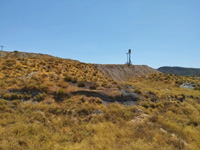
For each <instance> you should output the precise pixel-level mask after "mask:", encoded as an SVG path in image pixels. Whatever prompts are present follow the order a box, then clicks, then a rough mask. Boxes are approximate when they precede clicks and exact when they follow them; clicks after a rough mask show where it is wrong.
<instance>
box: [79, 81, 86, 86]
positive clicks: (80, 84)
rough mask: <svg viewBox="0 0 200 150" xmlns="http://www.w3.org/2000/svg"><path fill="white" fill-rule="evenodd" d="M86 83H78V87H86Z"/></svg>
mask: <svg viewBox="0 0 200 150" xmlns="http://www.w3.org/2000/svg"><path fill="white" fill-rule="evenodd" d="M85 86H86V83H85V81H78V87H85Z"/></svg>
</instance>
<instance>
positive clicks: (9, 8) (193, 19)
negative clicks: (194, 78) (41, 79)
mask: <svg viewBox="0 0 200 150" xmlns="http://www.w3.org/2000/svg"><path fill="white" fill-rule="evenodd" d="M0 19H1V21H0V45H4V46H5V48H4V50H5V51H14V50H18V51H25V52H36V53H46V54H50V55H54V56H58V57H62V58H71V59H75V60H79V61H82V62H87V63H101V64H124V63H125V62H126V54H125V53H126V52H127V51H128V49H129V48H130V49H132V62H133V64H137V65H142V64H145V65H149V66H151V67H153V68H158V67H160V66H182V67H196V68H200V0H0Z"/></svg>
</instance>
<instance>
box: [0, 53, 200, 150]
mask: <svg viewBox="0 0 200 150" xmlns="http://www.w3.org/2000/svg"><path fill="white" fill-rule="evenodd" d="M0 55H1V57H0V114H1V115H0V149H1V150H8V149H16V150H23V149H27V150H35V149H37V150H65V149H66V150H104V149H110V150H130V149H131V150H155V149H159V150H166V149H167V150H194V149H200V141H199V138H200V117H199V116H200V78H196V77H186V76H178V75H173V74H163V73H160V72H158V71H155V70H153V69H152V68H150V67H148V66H134V65H133V66H130V67H128V66H126V65H98V64H87V63H82V62H78V61H74V60H70V59H61V58H57V57H53V56H49V55H43V54H34V53H32V54H30V53H21V52H5V53H4V52H0ZM188 83H190V84H191V85H192V86H193V88H191V89H188V88H185V87H184V88H182V86H181V85H182V84H186V85H187V84H188Z"/></svg>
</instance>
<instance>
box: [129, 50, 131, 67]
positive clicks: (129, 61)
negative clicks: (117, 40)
mask: <svg viewBox="0 0 200 150" xmlns="http://www.w3.org/2000/svg"><path fill="white" fill-rule="evenodd" d="M128 53H129V62H128V64H129V65H130V64H131V49H129V50H128Z"/></svg>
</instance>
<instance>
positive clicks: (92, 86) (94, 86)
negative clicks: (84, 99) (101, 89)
mask: <svg viewBox="0 0 200 150" xmlns="http://www.w3.org/2000/svg"><path fill="white" fill-rule="evenodd" d="M97 87H98V85H97V84H96V83H93V84H91V85H90V86H89V88H90V89H92V90H95V89H96V88H97Z"/></svg>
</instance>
